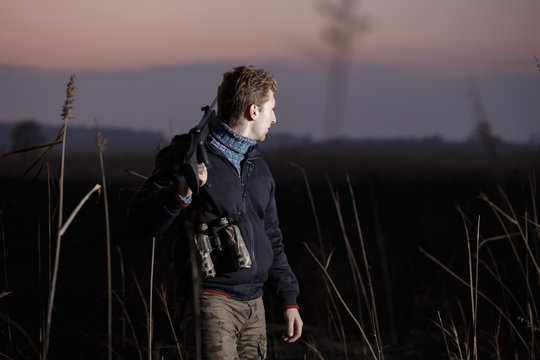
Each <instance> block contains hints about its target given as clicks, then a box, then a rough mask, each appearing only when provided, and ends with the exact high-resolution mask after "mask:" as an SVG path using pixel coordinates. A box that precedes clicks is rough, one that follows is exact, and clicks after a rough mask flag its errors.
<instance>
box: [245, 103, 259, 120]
mask: <svg viewBox="0 0 540 360" xmlns="http://www.w3.org/2000/svg"><path fill="white" fill-rule="evenodd" d="M258 114H259V107H258V106H257V105H255V104H251V105H249V106H248V107H247V108H246V118H247V119H248V120H255V119H256V118H257V115H258Z"/></svg>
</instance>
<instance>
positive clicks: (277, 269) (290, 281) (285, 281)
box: [265, 179, 299, 308]
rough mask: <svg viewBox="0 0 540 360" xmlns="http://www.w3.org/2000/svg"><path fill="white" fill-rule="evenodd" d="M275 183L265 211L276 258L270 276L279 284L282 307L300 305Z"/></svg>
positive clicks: (267, 232) (267, 231)
mask: <svg viewBox="0 0 540 360" xmlns="http://www.w3.org/2000/svg"><path fill="white" fill-rule="evenodd" d="M274 193H275V183H274V181H273V179H272V186H271V191H270V200H269V203H268V206H267V207H266V211H265V231H266V234H267V236H268V238H269V239H270V241H271V243H272V250H273V252H274V260H273V263H272V266H271V267H270V270H269V272H268V276H269V278H270V280H271V281H272V282H274V283H275V284H276V285H277V292H278V296H279V297H280V299H281V307H282V308H289V307H298V305H297V302H296V298H297V297H298V294H299V287H298V281H297V279H296V276H295V275H294V273H293V272H292V270H291V267H290V265H289V262H288V260H287V256H286V254H285V249H284V246H283V241H282V234H281V230H280V229H279V220H278V216H277V209H276V201H275V196H274Z"/></svg>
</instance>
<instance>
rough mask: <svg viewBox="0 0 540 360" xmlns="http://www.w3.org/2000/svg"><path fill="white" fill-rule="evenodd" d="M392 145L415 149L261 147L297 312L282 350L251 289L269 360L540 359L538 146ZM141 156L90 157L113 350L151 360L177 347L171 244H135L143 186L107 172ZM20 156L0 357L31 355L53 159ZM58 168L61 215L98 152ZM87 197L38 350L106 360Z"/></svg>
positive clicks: (4, 224)
mask: <svg viewBox="0 0 540 360" xmlns="http://www.w3.org/2000/svg"><path fill="white" fill-rule="evenodd" d="M68 141H69V140H68ZM406 149H409V150H410V149H414V146H411V144H409V147H408V148H404V147H401V148H400V147H395V148H394V149H392V150H389V149H387V148H380V149H377V150H373V148H371V150H370V148H368V147H363V148H358V147H354V146H350V145H344V144H341V145H339V144H338V143H327V144H310V145H309V146H307V145H306V146H289V147H286V146H285V145H283V146H280V147H279V148H272V149H266V151H265V157H266V158H267V160H268V162H269V164H270V166H271V168H272V170H273V172H274V176H275V178H276V183H277V192H276V196H277V203H278V210H279V215H280V219H281V227H282V230H283V234H284V239H285V244H286V248H287V253H288V256H289V261H290V263H291V265H292V267H293V270H294V271H295V273H296V274H297V276H298V278H299V281H300V285H301V295H300V299H299V302H300V305H301V313H302V316H303V320H304V321H305V332H304V336H303V338H302V341H301V342H298V343H296V344H293V345H283V344H281V343H280V342H279V340H278V339H279V335H280V332H281V331H282V330H283V329H282V327H281V323H282V319H281V314H280V313H279V310H278V309H277V305H276V304H275V301H274V297H273V295H272V294H273V292H272V289H270V288H269V289H267V291H266V292H265V295H264V300H265V302H266V309H267V321H268V323H269V334H268V335H269V341H270V342H269V358H271V359H304V358H306V359H322V358H324V359H475V358H483V359H488V358H490V359H514V358H515V359H518V358H519V359H528V358H533V355H534V354H538V353H540V329H539V327H540V321H539V320H540V313H539V311H540V309H538V307H539V306H540V303H539V301H538V300H539V298H540V289H539V279H540V268H539V263H540V246H539V245H540V242H539V240H540V237H539V232H538V231H539V226H538V224H539V221H538V205H539V202H538V193H537V186H538V183H539V180H538V179H537V177H536V175H535V173H537V172H538V170H539V169H540V152H539V151H538V149H531V148H526V149H521V150H520V149H514V150H515V151H509V152H506V153H504V154H501V153H499V154H497V153H489V155H487V154H486V153H484V152H482V151H473V152H471V151H468V150H466V149H463V148H460V147H452V148H447V149H445V148H437V151H432V152H430V151H426V152H423V153H421V154H419V153H415V154H411V152H410V151H409V150H406ZM154 155H155V154H153V153H151V151H149V152H148V153H145V154H133V153H122V154H119V153H108V152H105V153H104V163H105V173H106V177H107V185H108V207H109V218H110V232H111V255H112V256H111V262H110V264H111V269H112V295H111V296H112V316H111V321H112V351H113V357H114V358H122V359H131V358H135V359H139V358H142V359H148V358H150V357H149V352H150V351H152V353H153V358H155V359H161V358H162V356H163V358H166V359H169V358H170V359H178V358H180V357H179V355H178V354H177V344H176V342H175V333H174V332H173V331H172V330H171V326H170V323H169V317H168V316H169V315H170V316H171V318H172V317H174V306H173V303H174V302H173V288H172V283H171V282H170V274H169V271H168V266H169V262H170V258H169V254H170V246H171V244H170V243H167V242H164V241H160V239H157V240H156V242H155V252H153V242H152V239H145V240H137V239H135V238H134V237H132V236H130V235H129V234H128V230H129V229H128V228H127V224H126V216H125V215H126V206H127V203H128V201H129V199H130V197H131V196H132V195H133V192H134V191H135V190H136V189H137V187H138V186H140V184H141V183H142V180H141V179H140V178H139V177H137V176H136V175H133V173H128V172H126V171H124V170H125V169H129V170H131V172H136V173H138V174H142V175H147V174H149V172H150V171H151V169H152V164H153V158H154ZM34 158H35V157H34V154H33V153H25V154H17V155H12V156H10V157H8V158H5V159H3V160H0V161H1V163H0V169H2V172H1V173H0V174H2V175H3V176H2V178H1V179H0V199H1V203H0V209H1V214H0V215H1V217H0V220H1V222H0V227H1V228H0V230H1V233H0V236H1V240H2V261H1V264H2V266H1V268H2V274H1V279H2V283H1V284H2V285H1V287H0V293H1V295H0V296H1V298H0V346H1V347H0V355H1V356H0V358H8V359H39V358H40V356H41V354H42V351H43V350H42V349H43V345H42V343H43V341H44V336H45V335H44V332H45V330H44V329H45V328H46V324H45V323H46V318H47V302H48V297H49V291H50V290H49V289H50V283H51V277H52V276H51V273H52V272H53V269H52V268H53V267H54V258H55V249H56V246H57V235H56V234H57V225H56V223H57V221H58V212H59V208H58V204H59V203H58V193H59V187H58V167H59V164H58V162H59V161H58V159H59V156H58V154H53V155H52V156H51V158H50V161H51V162H50V167H49V174H50V176H49V178H48V177H47V167H45V168H44V169H43V171H42V172H41V175H39V176H37V177H36V175H35V174H36V169H34V170H33V171H32V172H31V173H30V174H29V175H27V176H26V177H24V178H22V177H20V176H19V175H18V174H22V172H23V171H24V169H25V168H26V167H27V166H28V165H30V164H31V162H32V160H34ZM65 174H66V180H65V190H64V191H65V194H64V205H63V208H64V210H63V212H64V216H63V217H64V221H65V219H66V218H67V217H68V216H69V214H70V213H71V212H72V211H73V209H75V207H76V205H77V204H78V203H79V201H80V200H81V199H82V198H83V197H84V195H85V194H86V193H87V192H88V191H89V190H90V189H92V187H93V186H94V185H95V184H96V183H101V175H100V164H99V157H98V153H97V150H96V152H90V153H86V154H83V153H78V154H76V153H71V154H70V153H68V154H67V155H66V165H65ZM103 201H104V198H103V193H102V194H101V196H98V195H96V194H94V195H92V197H91V198H90V199H89V201H87V202H86V203H85V204H84V205H83V207H82V208H81V210H80V212H79V213H78V214H77V216H76V218H75V219H74V221H73V222H72V223H71V225H70V226H69V228H68V230H67V232H66V233H65V235H64V236H63V237H62V243H61V251H60V260H59V268H58V282H57V289H56V300H55V302H54V308H53V312H52V321H51V331H50V350H49V358H51V359H64V358H65V359H106V358H107V352H108V325H107V324H108V310H107V308H108V306H107V304H108V290H107V242H106V226H105V224H106V223H105V213H104V203H103ZM49 219H52V220H51V221H50V220H49ZM478 225H479V226H478ZM153 253H155V257H154V260H155V263H154V267H153V268H154V269H155V272H154V273H153V275H152V273H151V268H152V260H153V258H152V254H153ZM151 281H153V285H154V291H153V292H152V297H151V296H150V288H151V287H150V284H151ZM469 284H472V286H469ZM476 285H477V286H476ZM162 297H163V298H164V299H162ZM163 300H166V302H165V301H163ZM165 304H167V306H165ZM150 315H152V316H150ZM149 318H150V319H153V321H149ZM173 322H174V319H173ZM149 338H151V339H152V341H149ZM180 347H181V344H180ZM184 358H185V357H184Z"/></svg>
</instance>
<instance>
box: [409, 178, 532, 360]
mask: <svg viewBox="0 0 540 360" xmlns="http://www.w3.org/2000/svg"><path fill="white" fill-rule="evenodd" d="M529 189H530V199H529V201H528V207H529V209H526V208H525V209H524V210H523V213H521V214H518V213H517V212H516V211H515V208H514V205H513V203H512V202H511V200H510V199H509V198H508V196H507V195H506V193H505V192H504V191H503V190H502V188H499V198H500V202H498V201H495V200H493V199H492V198H491V197H488V196H487V195H486V194H484V193H482V194H481V195H480V199H481V200H482V201H483V203H484V204H486V205H487V207H488V208H489V210H490V211H491V213H492V215H493V217H494V219H495V220H496V222H497V223H498V225H499V227H500V229H501V230H502V231H503V235H496V236H483V235H482V231H481V229H480V217H478V221H477V224H476V226H474V225H473V224H472V222H471V221H470V220H469V219H468V218H467V216H466V215H465V213H464V212H463V211H462V210H461V209H459V211H460V213H461V215H462V217H463V219H464V224H465V235H466V239H467V253H468V264H469V266H468V268H469V270H468V280H466V279H465V278H464V276H461V275H459V274H458V273H456V272H455V271H454V270H452V269H451V268H450V267H448V266H446V265H445V264H444V263H443V262H442V261H441V260H439V259H437V258H435V257H434V256H433V255H431V254H430V253H429V252H427V251H426V250H424V249H423V248H420V249H419V250H420V251H421V252H422V253H424V254H425V255H426V256H427V258H428V259H430V260H432V261H433V262H434V263H435V264H437V265H438V266H439V267H440V268H441V269H443V270H444V271H445V272H446V273H448V274H449V275H451V276H452V277H453V278H455V279H456V280H458V281H459V282H460V283H461V284H463V285H465V286H466V287H467V288H468V289H469V291H470V299H469V301H470V306H471V313H470V315H469V316H468V317H467V316H464V318H465V322H466V323H468V324H470V328H471V329H472V330H471V331H467V330H466V328H467V326H465V327H464V328H463V329H462V330H461V331H459V330H458V329H457V328H456V326H455V325H454V323H453V321H452V323H451V326H450V327H449V328H448V327H445V326H444V325H443V323H442V320H441V321H440V328H441V329H442V330H443V334H444V335H448V336H449V337H450V338H452V339H453V341H452V345H453V347H452V349H449V350H448V357H449V359H475V360H476V359H479V358H484V357H486V356H492V357H494V358H497V359H501V358H503V359H504V358H510V357H512V358H515V359H521V358H528V359H534V358H535V356H536V355H537V354H539V353H540V342H539V341H540V326H539V325H540V319H539V313H538V298H539V296H540V268H539V267H538V262H539V259H540V246H539V245H538V244H539V240H540V224H539V223H538V213H537V205H536V202H537V201H538V194H537V191H536V178H535V176H534V174H533V175H531V176H530V177H529ZM531 213H532V218H531ZM471 226H472V227H473V228H475V229H476V241H475V243H476V244H475V245H476V246H475V250H476V251H475V253H473V252H472V251H471V247H470V245H471V244H472V242H471V241H470V239H469V227H471ZM491 231H493V229H491ZM491 231H488V230H486V231H485V233H488V232H491ZM495 246H496V247H497V250H494V248H495ZM507 254H510V258H511V259H512V262H503V261H502V260H503V259H505V258H508V256H507ZM473 262H474V264H473ZM480 272H482V273H483V275H484V276H483V278H484V279H486V280H491V281H495V283H496V284H498V286H499V288H498V289H495V290H494V289H493V288H486V289H484V290H482V287H483V286H482V284H481V283H479V280H478V277H479V273H480ZM489 278H491V279H489ZM482 313H486V314H494V315H495V316H496V319H497V324H496V325H493V324H491V323H489V322H488V323H486V324H483V322H487V320H489V316H485V315H484V316H483V317H480V316H479V315H480V314H482ZM490 326H495V327H494V330H493V328H492V329H490ZM480 334H481V335H482V337H479V335H480ZM445 340H446V338H445Z"/></svg>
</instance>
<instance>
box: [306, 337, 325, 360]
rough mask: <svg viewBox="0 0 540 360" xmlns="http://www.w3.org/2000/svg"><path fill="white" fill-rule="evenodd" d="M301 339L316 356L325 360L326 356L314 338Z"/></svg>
mask: <svg viewBox="0 0 540 360" xmlns="http://www.w3.org/2000/svg"><path fill="white" fill-rule="evenodd" d="M300 341H301V342H302V344H304V345H305V346H306V347H307V348H308V349H309V350H310V351H311V352H312V353H313V354H314V355H315V356H316V358H317V359H319V360H324V357H323V356H322V354H321V352H320V351H319V349H317V347H316V346H315V342H314V341H312V340H310V341H308V340H305V339H300Z"/></svg>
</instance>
